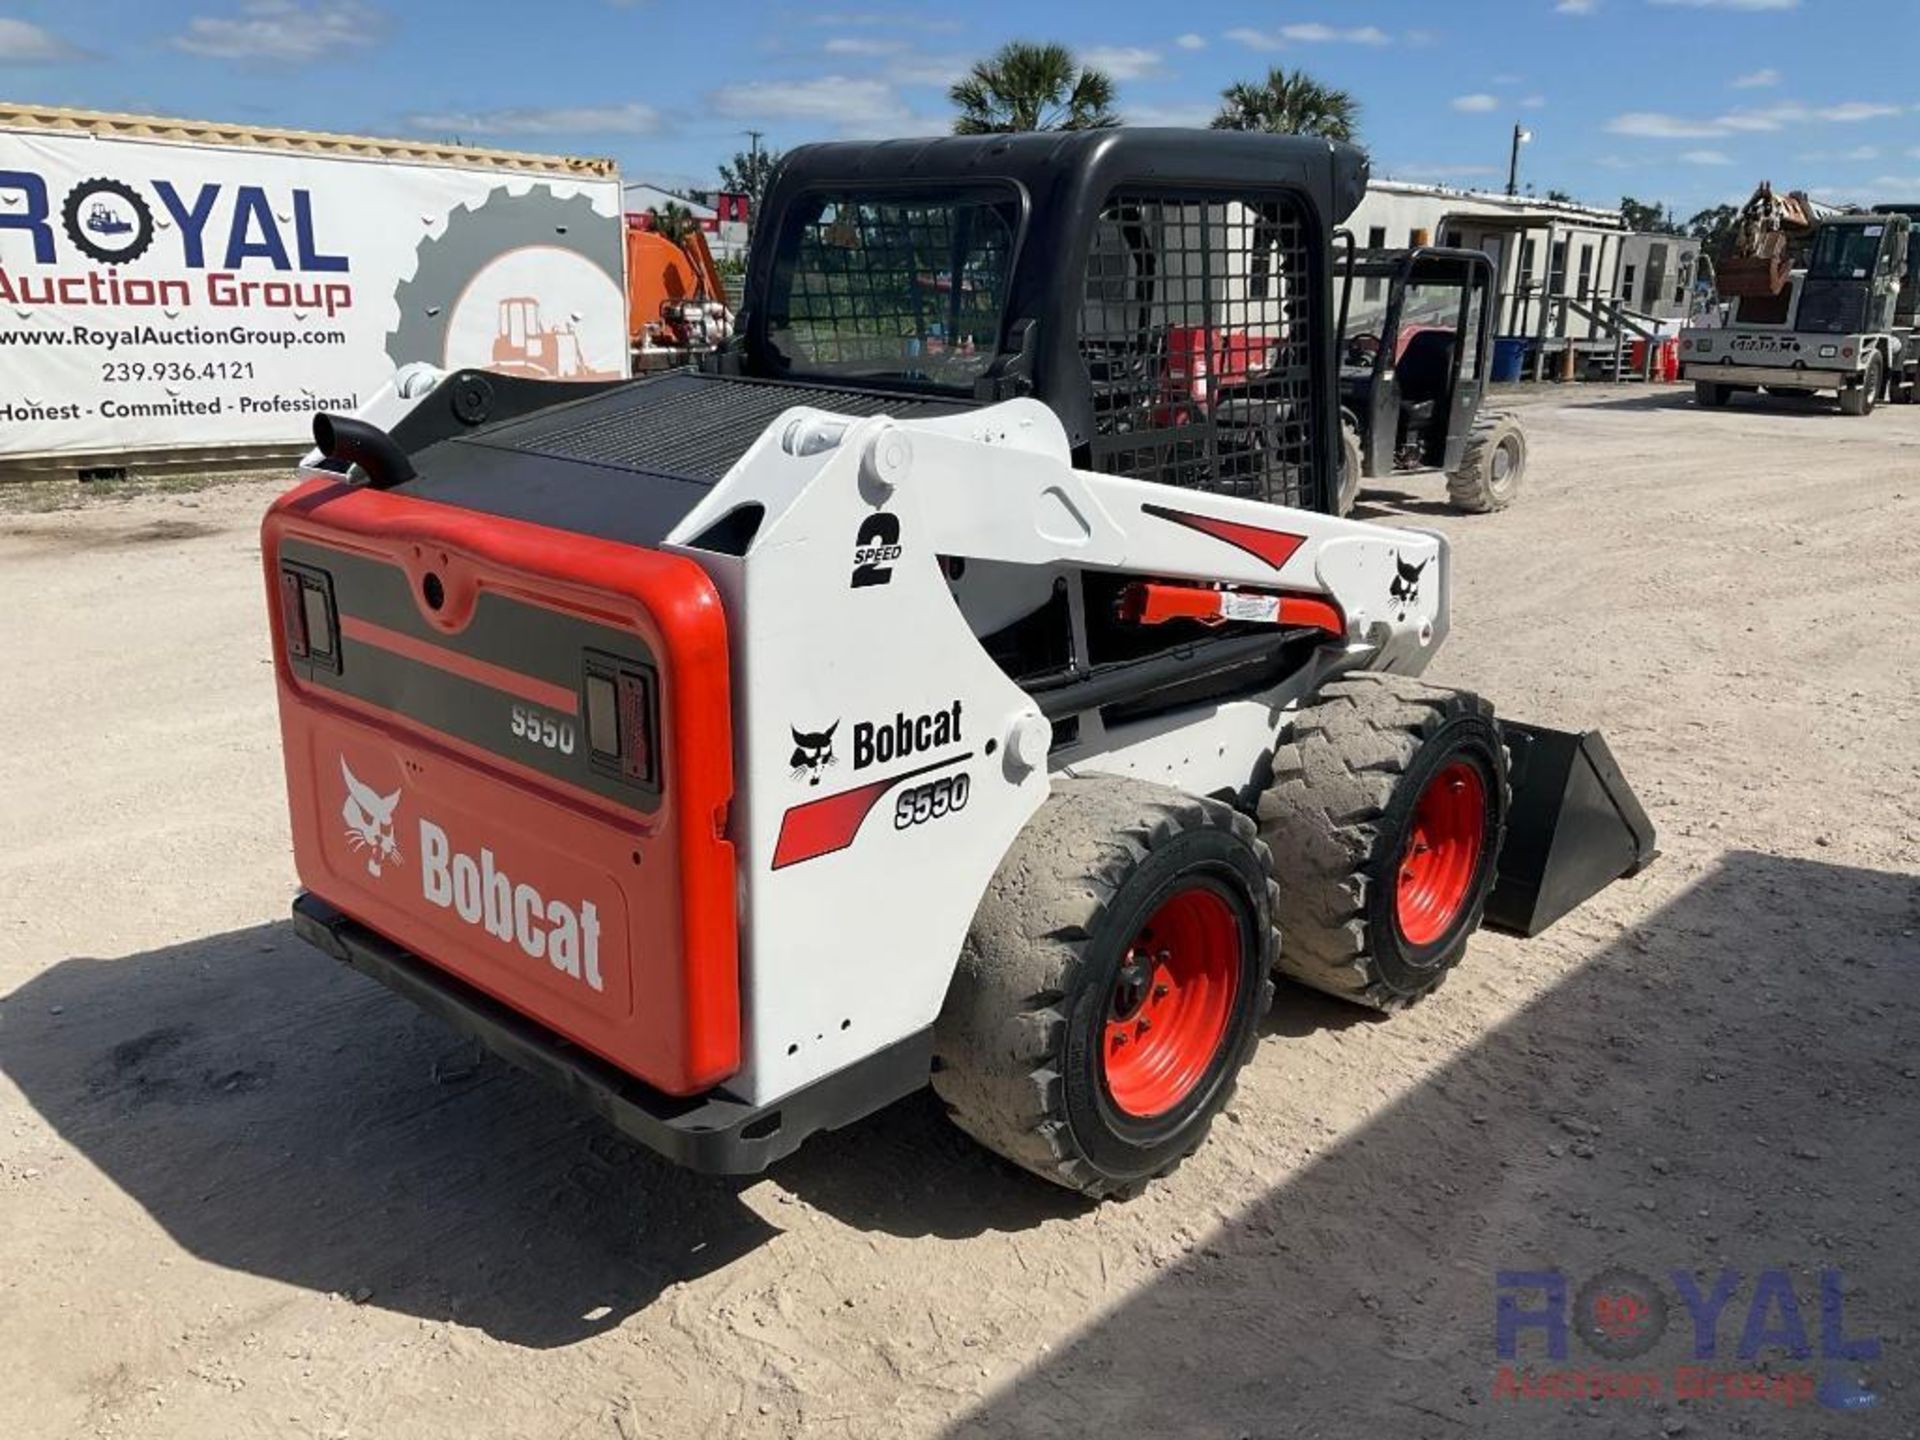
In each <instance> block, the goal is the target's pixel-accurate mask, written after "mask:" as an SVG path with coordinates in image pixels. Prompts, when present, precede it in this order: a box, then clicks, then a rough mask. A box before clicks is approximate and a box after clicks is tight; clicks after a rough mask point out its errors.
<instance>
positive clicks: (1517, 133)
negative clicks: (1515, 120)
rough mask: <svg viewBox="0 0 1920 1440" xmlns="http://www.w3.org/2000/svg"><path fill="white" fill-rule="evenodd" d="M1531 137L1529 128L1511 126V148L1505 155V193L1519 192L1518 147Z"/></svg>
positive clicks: (1513, 193)
mask: <svg viewBox="0 0 1920 1440" xmlns="http://www.w3.org/2000/svg"><path fill="white" fill-rule="evenodd" d="M1531 139H1533V132H1532V131H1531V130H1523V129H1522V128H1521V127H1520V126H1519V125H1517V124H1516V125H1515V126H1514V127H1513V149H1512V151H1511V152H1510V153H1509V154H1508V156H1507V194H1509V195H1518V194H1519V193H1520V147H1521V146H1522V145H1524V144H1526V143H1527V142H1528V141H1529V140H1531Z"/></svg>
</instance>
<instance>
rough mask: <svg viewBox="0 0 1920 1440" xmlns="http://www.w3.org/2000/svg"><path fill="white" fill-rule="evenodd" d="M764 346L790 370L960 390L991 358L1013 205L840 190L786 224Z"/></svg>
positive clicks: (1008, 199)
mask: <svg viewBox="0 0 1920 1440" xmlns="http://www.w3.org/2000/svg"><path fill="white" fill-rule="evenodd" d="M789 224H790V228H789V230H788V233H787V234H786V235H784V236H783V237H782V245H781V248H782V252H783V254H784V255H785V256H786V257H788V258H786V259H785V260H784V261H783V263H782V265H781V267H780V273H779V274H778V275H777V276H776V278H775V282H774V287H773V288H774V295H773V300H772V304H771V306H770V309H769V315H768V339H769V341H770V342H771V344H772V346H773V348H774V349H775V350H776V351H777V352H779V353H780V355H781V356H783V357H784V358H785V360H786V362H787V364H788V365H789V367H790V368H791V370H792V371H793V372H794V373H797V374H807V375H832V376H837V377H840V378H843V379H867V380H874V379H879V380H895V381H912V382H916V383H921V384H934V385H942V386H947V387H951V388H954V389H961V390H964V389H968V388H970V387H971V386H972V383H973V381H974V379H975V378H976V377H978V376H979V375H981V374H982V373H983V372H984V371H985V370H986V368H987V366H988V365H989V364H990V363H991V362H992V359H993V352H994V347H995V345H996V343H997V342H998V339H999V331H1000V321H1001V315H1002V312H1003V311H1004V309H1005V308H1006V297H1007V285H1008V280H1009V277H1010V275H1011V272H1012V262H1013V249H1014V240H1015V236H1016V233H1017V230H1018V225H1019V202H1018V199H1017V197H1015V196H1014V194H1013V193H1012V192H1011V191H1005V192H1003V191H1000V190H997V189H996V190H992V191H987V192H982V193H980V194H977V195H972V196H968V195H960V196H956V195H954V193H953V192H952V191H951V190H949V191H947V192H945V193H944V194H942V195H940V196H937V197H916V196H911V195H907V196H898V195H896V196H888V195H884V194H883V195H875V194H858V193H842V194H834V195H825V196H820V197H818V198H816V199H815V200H814V201H812V202H811V203H810V204H808V205H806V206H804V207H803V208H802V209H801V210H800V211H799V213H798V214H797V215H796V216H795V218H794V220H793V221H791V222H789Z"/></svg>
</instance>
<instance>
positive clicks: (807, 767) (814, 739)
mask: <svg viewBox="0 0 1920 1440" xmlns="http://www.w3.org/2000/svg"><path fill="white" fill-rule="evenodd" d="M787 728H788V729H789V730H792V731H793V758H792V759H791V760H789V761H788V762H787V763H788V764H789V765H791V766H792V767H793V778H794V779H796V780H798V779H799V778H800V777H801V776H802V775H804V776H806V777H807V783H808V784H809V785H818V784H819V783H820V772H821V771H822V770H825V769H826V768H827V767H828V766H829V765H837V764H839V763H840V762H839V761H838V760H837V759H835V758H834V754H833V732H834V731H836V730H838V729H839V728H840V722H839V721H838V720H836V721H834V722H833V724H831V725H829V726H828V727H827V728H826V729H824V730H821V731H818V732H817V733H814V734H809V733H808V732H806V731H805V730H795V729H794V727H793V726H791V725H789V726H788V727H787Z"/></svg>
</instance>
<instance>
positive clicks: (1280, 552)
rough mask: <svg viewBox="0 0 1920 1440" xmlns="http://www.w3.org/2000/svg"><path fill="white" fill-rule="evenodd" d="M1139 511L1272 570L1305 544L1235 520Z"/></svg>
mask: <svg viewBox="0 0 1920 1440" xmlns="http://www.w3.org/2000/svg"><path fill="white" fill-rule="evenodd" d="M1140 508H1141V509H1142V510H1144V511H1145V512H1146V513H1147V514H1149V515H1154V516H1158V517H1159V518H1160V519H1162V520H1171V521H1172V522H1173V523H1174V524H1176V525H1184V526H1186V527H1187V528H1188V529H1189V530H1198V531H1199V532H1200V533H1201V534H1202V535H1211V536H1212V537H1213V538H1214V539H1216V540H1224V541H1226V542H1227V544H1229V545H1231V546H1233V547H1234V548H1235V549H1238V550H1244V551H1246V552H1247V554H1249V555H1252V556H1253V557H1255V558H1256V559H1259V560H1264V561H1266V562H1267V564H1269V565H1271V566H1272V567H1273V568H1274V569H1276V570H1278V569H1279V568H1280V567H1281V566H1282V565H1284V564H1286V563H1287V561H1288V560H1290V559H1292V558H1293V552H1294V551H1296V550H1298V549H1299V548H1300V547H1301V546H1302V545H1304V544H1306V543H1307V537H1306V536H1304V535H1294V534H1291V533H1290V532H1288V531H1285V530H1263V529H1261V528H1260V527H1259V526H1258V525H1244V524H1242V523H1241V522H1240V521H1238V520H1216V519H1215V518H1214V517H1213V516H1211V515H1195V514H1192V513H1191V512H1189V511H1186V510H1169V509H1167V508H1166V507H1164V506H1161V505H1142V506H1141V507H1140Z"/></svg>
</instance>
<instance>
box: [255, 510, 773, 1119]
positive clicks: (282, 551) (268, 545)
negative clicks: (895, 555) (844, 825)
mask: <svg viewBox="0 0 1920 1440" xmlns="http://www.w3.org/2000/svg"><path fill="white" fill-rule="evenodd" d="M262 550H263V553H264V557H265V562H266V568H267V594H268V604H269V607H270V608H271V610H272V613H273V619H274V625H273V644H274V667H275V674H276V677H277V680H278V686H279V696H280V722H281V733H282V740H283V743H284V746H285V751H286V764H287V788H288V795H289V801H290V804H291V808H292V814H293V840H294V859H295V863H296V866H297V868H298V870H299V874H300V880H301V883H302V884H304V885H305V886H306V887H307V888H308V889H309V890H311V891H312V892H313V893H314V894H316V895H318V896H319V897H321V898H322V899H323V900H326V901H328V902H329V903H331V904H332V905H334V906H336V907H338V908H339V909H340V910H342V911H344V912H345V913H347V914H349V915H351V916H353V917H354V918H356V919H358V920H360V921H361V922H362V923H364V924H366V925H368V926H369V927H371V928H372V929H374V930H377V931H379V932H380V933H381V934H383V935H385V936H387V937H388V938H389V939H391V940H393V941H395V942H396V943H398V944H400V945H402V946H405V947H406V948H407V949H409V950H411V951H413V952H414V953H415V954H417V955H419V956H420V957H422V958H423V959H425V960H428V961H431V962H432V963H434V964H436V965H438V966H440V967H442V968H444V969H446V970H448V971H451V972H452V973H454V974H456V975H458V976H459V977H460V978H461V979H463V980H466V981H467V982H469V983H470V984H473V985H475V986H477V987H478V988H480V989H482V990H484V991H486V992H487V993H488V994H490V995H492V996H493V997H495V998H496V999H498V1000H500V1001H502V1002H503V1003H505V1004H507V1005H510V1006H512V1007H513V1008H514V1009H516V1010H518V1011H520V1012H521V1013H523V1014H525V1015H528V1016H530V1017H532V1018H533V1019H535V1020H538V1021H539V1022H541V1023H542V1024H544V1025H546V1026H548V1027H549V1028H551V1029H552V1030H554V1031H556V1032H558V1033H559V1034H561V1035H564V1036H565V1037H567V1038H568V1039H570V1040H572V1041H574V1042H575V1043H577V1044H579V1045H581V1046H582V1047H584V1048H585V1049H588V1050H591V1051H592V1052H594V1053H595V1054H597V1055H599V1056H601V1057H602V1058H603V1059H605V1060H608V1061H611V1062H612V1063H613V1064H615V1065H617V1066H619V1067H620V1068H621V1069H623V1070H625V1071H627V1072H628V1073H630V1074H632V1075H635V1076H637V1077H638V1078H640V1079H641V1080H644V1081H646V1082H647V1083H648V1084H650V1085H653V1086H655V1087H656V1088H658V1089H660V1090H664V1091H667V1092H668V1093H671V1094H676V1095H686V1094H693V1093H696V1092H698V1091H701V1090H705V1089H708V1088H711V1087H712V1086H713V1085H714V1084H716V1083H717V1082H719V1081H720V1080H723V1079H725V1078H726V1077H727V1076H728V1075H730V1074H731V1073H732V1072H733V1071H734V1070H736V1069H737V1068H738V1066H739V1063H740V981H739V947H738V936H737V928H736V926H737V922H736V910H735V891H734V853H733V846H732V845H731V844H730V843H729V842H728V841H727V839H726V838H725V836H726V823H727V807H728V804H729V802H730V800H731V798H732V794H733V762H732V755H733V742H732V731H731V707H730V701H729V684H728V671H727V637H726V620H725V615H724V612H723V611H722V609H721V606H720V599H719V596H718V594H717V593H716V592H715V591H714V588H713V585H712V582H711V581H710V580H709V579H708V578H707V576H706V573H705V572H704V571H702V570H701V569H700V567H699V566H697V565H695V564H694V563H693V562H692V561H690V560H687V559H684V558H682V557H680V556H676V555H665V554H661V553H659V552H657V551H651V550H645V549H640V548H637V547H633V546H628V545H620V544H615V543H612V542H609V541H604V540H595V539H590V538H585V537H582V536H579V535H574V534H569V533H564V532H561V531H557V530H550V529H547V528H545V527H544V526H539V525H531V524H527V523H524V522H521V521H515V520H503V519H498V518H495V517H492V516H486V515H480V514H476V513H473V512H470V511H466V510H462V509H459V508H456V507H452V506H447V505H442V504H437V503H434V502H432V501H427V500H418V499H412V498H408V497H405V496H401V495H395V494H391V493H387V492H382V491H376V490H371V489H367V488H365V487H348V486H346V485H342V484H337V483H333V482H328V481H313V482H310V483H308V484H306V485H303V486H301V487H300V488H298V489H296V490H294V491H293V492H291V493H290V494H288V495H287V496H285V497H283V498H282V499H281V500H280V501H279V502H277V503H276V504H275V505H274V507H273V508H272V510H271V511H270V512H269V513H268V515H267V518H266V522H265V524H264V526H263V529H262ZM303 587H304V588H303ZM296 606H298V607H301V608H302V609H303V610H304V611H305V616H304V619H305V621H307V622H310V623H308V624H307V625H306V626H304V627H303V623H302V619H300V618H295V617H293V616H291V615H290V613H289V612H290V611H291V610H293V608H294V607H296ZM290 620H291V621H292V627H291V631H290V629H289V621H290ZM308 630H311V631H312V633H311V634H307V632H308ZM290 633H291V634H292V635H294V636H295V637H299V636H301V635H303V634H307V638H308V639H309V640H310V641H312V642H314V643H312V644H310V645H308V646H306V647H304V648H306V649H307V653H306V654H305V655H304V656H303V655H301V654H300V653H298V652H299V650H300V649H301V648H303V647H302V646H300V645H298V644H292V645H290V644H289V638H288V637H289V634H290ZM329 635H331V637H332V643H331V645H330V646H329V645H328V644H326V643H325V642H326V640H327V638H328V636H329ZM589 674H592V675H595V676H597V677H602V678H606V677H613V678H616V679H619V678H621V677H624V680H623V688H622V689H621V691H620V697H621V702H622V703H621V704H620V705H619V706H617V707H616V708H617V710H618V711H619V715H620V718H619V720H618V721H617V726H618V731H619V735H620V737H621V739H620V744H619V745H616V746H615V748H614V750H613V751H611V752H607V753H601V752H597V751H596V749H595V738H596V737H595V734H594V733H591V732H590V729H589V724H588V718H589V717H588V706H589V699H588V676H589ZM606 694H607V690H606V688H605V687H604V686H602V687H600V691H599V694H598V695H597V696H596V697H595V700H594V702H593V703H594V705H595V707H596V711H595V713H596V714H598V713H600V709H601V702H602V701H604V699H605V697H606ZM642 729H646V730H648V731H650V732H651V733H649V734H646V735H645V736H641V735H640V734H639V731H640V730H642ZM612 733H613V731H612V730H610V729H609V727H608V725H607V724H606V723H605V722H604V718H603V723H602V724H601V726H600V727H599V731H598V735H599V738H600V740H601V741H602V742H603V743H605V742H606V741H607V740H608V737H609V736H610V735H611V734H612ZM639 742H644V743H639ZM623 748H624V749H626V750H627V752H628V763H626V764H625V765H623V764H622V762H621V760H620V758H619V754H620V751H621V750H622V749H623ZM636 772H637V773H636Z"/></svg>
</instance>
